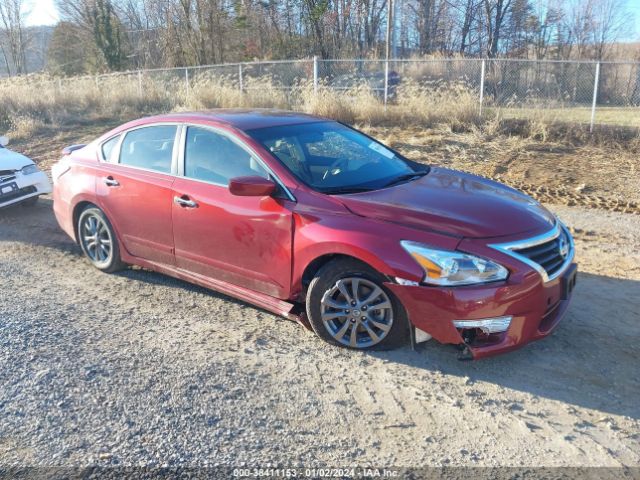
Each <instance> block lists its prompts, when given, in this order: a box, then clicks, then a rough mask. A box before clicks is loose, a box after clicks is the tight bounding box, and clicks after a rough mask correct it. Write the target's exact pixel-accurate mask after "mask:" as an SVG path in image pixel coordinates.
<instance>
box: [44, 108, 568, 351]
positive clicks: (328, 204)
mask: <svg viewBox="0 0 640 480" xmlns="http://www.w3.org/2000/svg"><path fill="white" fill-rule="evenodd" d="M52 173H53V180H54V210H55V214H56V217H57V219H58V222H59V223H60V226H61V227H62V228H63V229H64V230H65V231H66V232H67V233H68V234H69V236H71V237H72V238H73V239H74V240H75V241H76V242H78V243H79V245H80V246H81V248H82V250H83V252H84V253H85V254H86V256H87V257H88V259H89V260H90V261H91V263H93V265H95V267H97V268H98V269H100V270H102V271H105V272H113V271H116V270H118V269H120V268H123V267H125V266H126V265H128V264H129V265H139V266H142V267H145V268H148V269H151V270H155V271H158V272H161V273H164V274H167V275H171V276H174V277H178V278H181V279H184V280H186V281H189V282H192V283H196V284H199V285H202V286H205V287H208V288H211V289H214V290H217V291H220V292H223V293H226V294H228V295H231V296H234V297H237V298H240V299H242V300H244V301H247V302H249V303H251V304H254V305H257V306H259V307H261V308H263V309H266V310H268V311H271V312H274V313H276V314H280V315H283V316H285V317H288V318H291V319H295V320H298V321H301V322H303V323H308V324H310V325H311V327H312V328H313V330H314V331H315V332H316V334H317V335H318V336H320V337H321V338H323V339H324V340H326V341H327V342H329V343H332V344H335V345H339V346H344V347H349V348H354V349H372V348H391V347H396V346H398V345H401V344H403V343H405V342H407V343H408V342H409V341H411V342H412V343H416V342H421V341H425V340H428V339H430V338H434V339H435V340H437V341H439V342H442V343H450V344H456V345H459V346H460V351H461V353H460V357H461V358H464V359H472V358H481V357H486V356H489V355H494V354H497V353H502V352H507V351H509V350H513V349H516V348H518V347H521V346H522V345H524V344H526V343H528V342H530V341H532V340H537V339H540V338H542V337H544V336H546V335H548V334H549V333H550V332H551V331H552V330H553V329H554V327H556V325H557V324H558V322H559V321H560V319H561V318H562V316H563V314H564V313H565V311H566V309H567V306H568V304H569V299H570V296H571V292H572V289H573V287H574V285H575V281H576V265H575V263H574V246H573V239H572V237H571V235H570V233H569V231H568V230H567V228H566V227H565V226H564V225H563V224H562V223H561V222H560V221H559V220H558V219H557V218H556V217H555V216H554V215H552V214H551V213H550V212H549V211H547V210H546V209H545V208H544V207H542V206H541V205H540V204H539V203H537V202H535V201H534V200H532V199H531V198H529V197H527V196H526V195H524V194H522V193H520V192H518V191H516V190H513V189H511V188H509V187H506V186H504V185H501V184H499V183H496V182H493V181H491V180H487V179H485V178H481V177H477V176H474V175H470V174H466V173H462V172H457V171H454V170H448V169H445V168H440V167H437V166H426V165H423V164H419V163H416V162H413V161H411V160H408V159H406V158H404V157H403V156H402V155H400V154H399V153H397V152H395V151H393V150H391V149H390V148H388V147H386V146H384V145H382V144H381V143H379V142H378V141H376V140H374V139H373V138H371V137H368V136H366V135H364V134H362V133H360V132H359V131H357V130H354V129H353V128H350V127H348V126H346V125H343V124H341V123H338V122H335V121H331V120H327V119H324V118H318V117H314V116H310V115H304V114H299V113H292V112H281V111H270V110H269V111H261V110H242V111H240V110H217V111H211V112H204V113H181V114H169V115H161V116H156V117H150V118H144V119H141V120H136V121H134V122H131V123H127V124H126V125H122V126H121V127H118V128H116V129H114V130H112V131H111V132H109V133H107V134H105V135H104V136H102V137H101V138H99V139H97V140H96V141H94V142H92V143H90V144H88V145H75V146H72V147H68V148H66V149H65V150H64V151H63V157H62V159H61V160H60V161H59V162H58V163H57V164H56V165H55V166H54V167H53V172H52Z"/></svg>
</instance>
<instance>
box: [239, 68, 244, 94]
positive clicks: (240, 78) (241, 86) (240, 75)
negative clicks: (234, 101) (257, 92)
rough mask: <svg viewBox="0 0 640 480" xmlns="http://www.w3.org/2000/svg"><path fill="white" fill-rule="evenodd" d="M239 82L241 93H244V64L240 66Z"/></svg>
mask: <svg viewBox="0 0 640 480" xmlns="http://www.w3.org/2000/svg"><path fill="white" fill-rule="evenodd" d="M238 80H239V85H240V93H243V92H244V80H243V78H242V64H241V63H239V64H238Z"/></svg>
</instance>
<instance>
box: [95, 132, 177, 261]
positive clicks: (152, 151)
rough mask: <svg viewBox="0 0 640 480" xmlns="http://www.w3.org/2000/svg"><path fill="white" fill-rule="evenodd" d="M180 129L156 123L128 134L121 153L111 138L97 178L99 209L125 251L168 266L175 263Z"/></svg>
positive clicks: (122, 144)
mask: <svg viewBox="0 0 640 480" xmlns="http://www.w3.org/2000/svg"><path fill="white" fill-rule="evenodd" d="M176 133H177V126H176V125H154V126H149V127H142V128H137V129H134V130H131V131H129V132H127V133H125V134H124V138H123V139H122V141H121V142H120V144H119V145H120V148H119V151H118V149H117V148H116V149H115V150H113V151H112V150H110V147H111V146H110V145H108V143H109V142H106V143H105V144H104V145H103V148H102V152H101V153H102V154H103V160H104V161H102V162H101V163H100V170H101V172H100V175H99V176H98V178H97V179H96V182H97V183H96V193H97V196H98V202H99V204H100V207H101V208H102V209H103V210H104V211H105V213H106V214H107V216H108V218H109V219H110V220H111V222H112V223H113V224H114V227H115V229H116V231H117V232H118V234H119V237H120V239H121V241H122V243H123V247H124V248H125V249H126V251H127V252H129V253H130V254H131V255H133V256H136V257H140V258H143V259H146V260H150V261H152V262H156V263H162V264H166V265H173V264H174V261H175V258H174V254H173V229H172V218H171V208H172V200H173V191H172V186H173V182H174V179H175V176H174V174H173V173H174V171H175V161H174V158H175V157H176V156H177V150H176V151H175V152H174V146H175V145H176V141H175V140H176ZM105 147H109V152H105ZM118 153H119V154H118Z"/></svg>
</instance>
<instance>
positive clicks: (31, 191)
mask: <svg viewBox="0 0 640 480" xmlns="http://www.w3.org/2000/svg"><path fill="white" fill-rule="evenodd" d="M10 187H11V188H10ZM3 190H5V193H4V194H2V193H1V192H2V191H3ZM47 193H51V183H50V182H49V178H48V177H47V175H46V174H45V173H44V172H37V173H33V174H31V175H22V174H21V173H17V174H16V175H15V177H14V178H12V179H9V180H6V181H5V182H3V183H2V184H0V208H2V207H7V206H9V205H13V204H15V203H20V202H23V201H25V200H27V199H29V198H31V197H37V196H39V195H44V194H47Z"/></svg>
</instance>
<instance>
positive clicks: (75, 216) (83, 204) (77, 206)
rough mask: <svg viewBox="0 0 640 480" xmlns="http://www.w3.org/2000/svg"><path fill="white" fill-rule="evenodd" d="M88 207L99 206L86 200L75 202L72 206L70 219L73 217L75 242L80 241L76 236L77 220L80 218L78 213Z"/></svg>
mask: <svg viewBox="0 0 640 480" xmlns="http://www.w3.org/2000/svg"><path fill="white" fill-rule="evenodd" d="M89 207H96V208H99V207H98V206H97V205H96V204H95V203H93V202H90V201H88V200H81V201H79V202H78V203H76V204H75V206H74V207H73V213H72V219H73V238H74V240H75V241H76V243H79V242H80V238H79V237H78V220H79V219H80V214H81V213H82V212H84V211H85V210H86V209H87V208H89Z"/></svg>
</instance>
